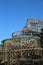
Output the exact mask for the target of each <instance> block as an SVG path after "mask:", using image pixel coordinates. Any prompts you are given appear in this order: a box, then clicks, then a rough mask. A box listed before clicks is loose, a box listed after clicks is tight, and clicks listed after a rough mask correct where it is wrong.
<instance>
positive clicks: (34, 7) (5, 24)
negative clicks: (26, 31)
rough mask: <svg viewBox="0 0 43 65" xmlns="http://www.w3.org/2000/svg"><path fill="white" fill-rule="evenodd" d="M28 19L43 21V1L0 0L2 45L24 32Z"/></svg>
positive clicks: (0, 35) (0, 37)
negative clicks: (15, 33)
mask: <svg viewBox="0 0 43 65" xmlns="http://www.w3.org/2000/svg"><path fill="white" fill-rule="evenodd" d="M27 18H38V19H42V20H43V0H0V43H1V41H2V40H3V39H7V38H10V37H11V34H12V32H15V31H17V30H22V28H23V27H24V25H25V23H26V19H27Z"/></svg>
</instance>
